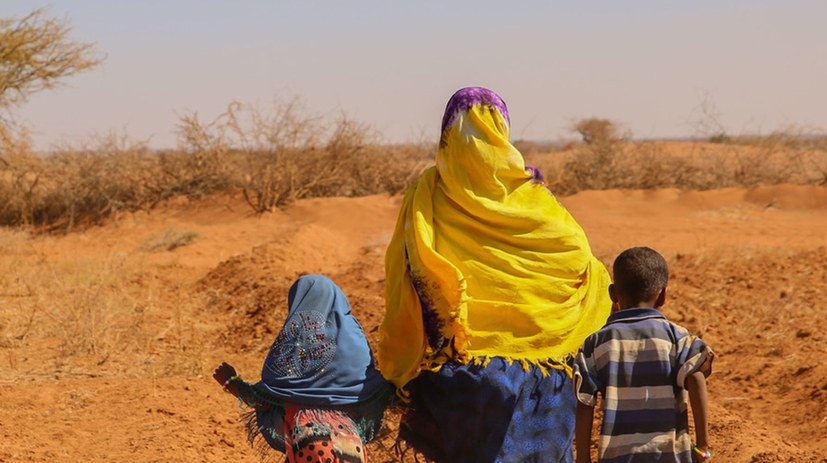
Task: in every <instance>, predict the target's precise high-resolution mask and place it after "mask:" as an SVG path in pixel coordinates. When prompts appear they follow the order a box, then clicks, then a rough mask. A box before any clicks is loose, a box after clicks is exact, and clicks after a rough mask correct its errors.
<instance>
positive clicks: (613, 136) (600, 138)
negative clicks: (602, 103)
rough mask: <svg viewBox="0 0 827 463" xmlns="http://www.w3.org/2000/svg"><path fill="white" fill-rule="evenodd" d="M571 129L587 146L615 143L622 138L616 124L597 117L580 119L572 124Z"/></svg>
mask: <svg viewBox="0 0 827 463" xmlns="http://www.w3.org/2000/svg"><path fill="white" fill-rule="evenodd" d="M573 128H574V131H575V132H577V133H579V134H580V136H581V137H582V138H583V143H585V144H587V145H593V144H603V143H607V142H609V143H610V142H616V141H619V140H620V139H621V138H622V135H621V134H620V130H619V128H618V126H617V124H615V123H614V122H612V121H610V120H609V119H600V118H597V117H591V118H588V119H581V120H579V121H577V122H575V123H574V127H573Z"/></svg>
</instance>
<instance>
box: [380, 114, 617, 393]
mask: <svg viewBox="0 0 827 463" xmlns="http://www.w3.org/2000/svg"><path fill="white" fill-rule="evenodd" d="M508 136H509V128H508V124H507V122H506V121H505V120H504V119H503V117H502V115H501V114H500V112H499V111H498V110H497V109H496V108H495V107H494V106H492V105H486V104H477V105H474V106H472V107H471V108H469V109H467V110H463V111H460V112H459V113H458V114H457V116H456V118H455V119H454V120H453V123H452V124H451V126H450V127H447V128H446V129H445V131H444V133H443V139H442V141H441V143H440V148H439V151H438V153H437V158H436V166H434V167H431V168H430V169H428V170H427V171H426V172H425V173H424V174H423V175H422V176H421V177H420V179H419V180H418V181H417V182H416V183H415V184H414V185H412V186H411V187H410V188H409V190H408V191H407V193H406V194H405V198H404V200H403V204H402V208H401V210H400V213H399V218H398V220H397V224H396V229H395V231H394V234H393V238H392V239H391V242H390V244H389V246H388V250H387V254H386V259H385V272H386V292H385V298H386V314H385V318H384V320H383V322H382V325H381V327H380V339H379V348H378V351H377V354H378V363H379V369H380V371H381V372H382V374H383V375H384V376H385V378H386V379H388V380H389V381H391V382H392V383H393V384H395V385H396V386H397V388H398V391H399V392H400V393H401V394H402V395H403V397H404V393H405V392H404V390H403V389H402V388H403V386H404V385H405V384H407V383H408V382H409V381H410V380H412V379H413V378H415V377H416V376H417V375H418V374H419V373H420V371H422V370H423V369H427V370H432V371H438V370H439V368H440V367H441V366H442V364H444V362H445V361H447V360H448V359H450V358H453V359H454V360H456V361H459V362H461V363H467V362H469V361H479V359H485V358H488V357H495V356H496V357H503V358H506V359H508V360H515V361H522V362H523V364H524V365H525V364H527V363H532V364H536V365H540V366H542V367H554V368H562V369H566V368H567V367H565V366H564V365H565V362H566V360H568V359H569V358H570V357H571V356H572V355H574V354H575V353H576V352H577V350H578V348H579V347H580V345H581V343H582V342H583V341H584V340H585V338H586V337H587V336H588V335H590V334H591V333H593V332H594V331H596V330H597V329H599V328H600V327H602V326H603V324H604V323H605V321H606V319H607V317H608V316H609V312H610V309H611V301H610V300H609V297H608V285H609V282H610V280H609V275H608V272H607V271H606V269H605V267H604V266H603V264H602V263H600V261H598V260H597V259H596V258H595V257H594V256H593V255H592V253H591V249H590V248H589V244H588V241H587V239H586V235H585V233H584V232H583V229H582V228H581V227H580V225H578V224H577V222H575V220H574V219H573V218H572V216H571V215H570V214H569V212H568V211H567V210H566V209H565V208H563V207H562V206H561V205H560V204H559V203H558V202H557V200H556V199H555V198H554V196H553V195H552V194H551V193H550V192H549V191H548V190H547V189H546V188H545V187H544V186H543V185H542V184H539V183H537V182H535V181H532V175H531V173H530V172H527V171H526V168H525V164H524V161H523V157H522V155H521V154H520V153H519V151H517V149H516V148H514V147H513V145H511V143H510V142H509V141H508ZM423 303H424V305H425V307H424V312H423ZM428 325H431V326H435V327H436V328H437V330H438V332H439V333H440V335H441V337H442V338H443V339H445V340H448V342H444V343H437V344H436V345H434V343H433V342H431V343H429V337H428V336H427V335H426V329H427V326H428Z"/></svg>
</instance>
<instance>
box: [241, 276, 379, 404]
mask: <svg viewBox="0 0 827 463" xmlns="http://www.w3.org/2000/svg"><path fill="white" fill-rule="evenodd" d="M287 300H288V306H289V312H288V314H287V319H286V320H285V322H284V327H283V328H282V329H281V332H280V333H279V335H278V337H277V338H276V340H275V341H274V342H273V345H272V346H271V347H270V352H269V354H268V355H267V358H266V359H265V361H264V366H263V367H262V370H261V381H260V382H259V383H258V384H256V385H255V386H254V388H255V389H256V390H257V391H258V392H260V393H264V394H265V395H268V396H271V397H272V399H275V400H278V401H284V402H289V403H292V404H295V405H298V406H311V407H313V406H316V407H318V406H321V407H324V406H341V405H352V404H357V403H360V402H364V401H366V400H368V399H371V398H373V397H375V396H376V395H377V394H378V393H380V392H382V391H385V390H386V389H387V387H388V383H387V382H386V381H385V380H384V378H382V375H380V374H379V372H378V371H377V370H376V368H374V364H373V357H372V355H371V351H370V347H369V346H368V342H367V339H366V338H365V334H364V332H363V331H362V327H361V326H360V325H359V322H358V321H357V320H356V318H354V317H353V315H352V314H351V311H350V303H349V302H348V301H347V298H346V297H345V295H344V293H343V292H342V290H341V289H339V287H338V286H336V284H335V283H333V281H331V280H330V278H327V277H325V276H322V275H304V276H301V277H299V279H298V280H296V282H295V283H294V284H293V286H292V287H291V288H290V292H289V294H288V299H287Z"/></svg>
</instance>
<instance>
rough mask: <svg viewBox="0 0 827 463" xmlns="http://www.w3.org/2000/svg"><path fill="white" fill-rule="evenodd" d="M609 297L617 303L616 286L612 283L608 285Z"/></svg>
mask: <svg viewBox="0 0 827 463" xmlns="http://www.w3.org/2000/svg"><path fill="white" fill-rule="evenodd" d="M609 298H610V299H611V300H612V302H614V303H615V304H617V302H618V300H617V287H616V286H615V284H614V283H612V284H610V285H609Z"/></svg>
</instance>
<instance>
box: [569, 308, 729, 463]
mask: <svg viewBox="0 0 827 463" xmlns="http://www.w3.org/2000/svg"><path fill="white" fill-rule="evenodd" d="M714 355H715V354H714V353H713V352H712V350H711V349H709V347H707V345H706V343H704V342H703V341H702V340H701V339H700V338H698V337H697V336H693V335H691V334H690V333H689V332H688V331H687V330H686V329H685V328H683V327H681V326H678V325H676V324H674V323H672V322H670V321H669V320H667V319H666V317H664V316H663V314H662V313H661V312H660V311H659V310H657V309H651V308H637V309H624V310H621V311H619V312H615V313H614V314H612V315H611V316H610V317H609V320H608V321H607V322H606V326H604V327H603V328H601V329H600V330H599V331H597V332H596V333H594V334H592V335H591V336H589V337H588V338H587V339H586V341H585V343H584V345H583V348H582V349H581V350H580V352H579V353H578V354H577V357H576V359H575V362H574V390H575V394H576V396H577V400H579V401H580V402H582V403H583V404H585V405H589V406H594V405H595V403H596V398H597V394H598V393H600V395H601V396H602V398H603V402H602V408H603V412H604V413H603V423H602V426H601V428H600V439H599V442H598V444H599V445H598V463H620V462H623V463H634V462H647V463H649V462H670V463H672V462H679V463H684V462H685V463H692V461H693V460H692V436H690V435H689V418H688V407H687V403H688V401H687V399H688V393H687V391H686V389H684V383H685V381H686V378H688V377H689V376H690V375H691V374H692V373H694V372H696V371H699V370H700V371H702V372H703V373H704V375H705V376H708V375H709V374H710V373H711V371H712V370H711V368H712V359H713V357H714Z"/></svg>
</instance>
